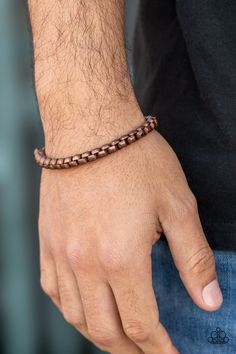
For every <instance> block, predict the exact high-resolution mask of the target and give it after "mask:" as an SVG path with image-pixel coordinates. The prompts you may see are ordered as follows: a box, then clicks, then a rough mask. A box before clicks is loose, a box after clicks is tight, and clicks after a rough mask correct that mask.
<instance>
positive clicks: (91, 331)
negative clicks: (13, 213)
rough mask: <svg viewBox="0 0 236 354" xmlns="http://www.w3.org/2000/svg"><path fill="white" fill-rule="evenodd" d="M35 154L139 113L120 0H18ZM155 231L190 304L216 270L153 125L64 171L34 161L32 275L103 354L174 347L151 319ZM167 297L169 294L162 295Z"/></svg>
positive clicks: (154, 313) (131, 120) (95, 134)
mask: <svg viewBox="0 0 236 354" xmlns="http://www.w3.org/2000/svg"><path fill="white" fill-rule="evenodd" d="M29 12H30V18H31V24H32V32H33V41H34V62H35V86H36V93H37V98H38V103H39V109H40V113H41V118H42V123H43V128H44V133H45V145H46V153H47V154H48V155H49V156H53V157H60V156H67V155H72V154H75V153H78V152H84V151H86V150H89V149H92V148H95V147H97V146H101V145H103V144H105V143H107V142H109V141H111V140H113V139H114V138H116V137H119V136H121V135H123V134H125V133H127V131H129V130H131V129H133V128H134V127H137V126H138V125H139V124H141V123H142V122H143V121H144V118H143V115H142V113H141V111H140V108H139V106H138V103H137V101H136V98H135V95H134V92H133V88H132V85H131V82H130V79H129V75H128V69H127V64H126V58H125V47H124V38H123V17H124V3H123V1H122V0H119V1H117V0H116V1H115V0H106V1H105V0H99V1H96V0H87V1H86V2H84V1H82V0H77V1H75V0H67V1H65V2H61V1H59V0H50V2H48V1H46V0H41V1H40V0H30V1H29ZM162 232H164V233H165V235H166V237H167V240H168V243H169V246H170V249H171V252H172V255H173V258H174V261H175V264H176V266H177V268H178V270H179V273H180V276H181V279H182V281H183V283H184V285H185V287H186V289H187V291H188V292H189V294H190V296H191V297H192V299H193V301H194V302H195V303H196V305H197V306H199V307H200V308H202V309H204V310H206V311H213V310H216V309H217V308H218V307H219V306H220V305H221V302H222V301H221V299H219V298H218V300H219V301H218V303H216V304H215V305H214V304H212V305H211V306H209V305H207V304H206V303H205V302H204V299H203V296H202V291H203V289H204V287H205V286H207V285H208V284H209V283H211V281H213V280H217V275H216V272H215V262H214V256H213V253H212V250H211V249H210V247H209V245H208V243H207V240H206V238H205V235H204V233H203V230H202V226H201V223H200V219H199V215H198V208H197V203H196V199H195V197H194V195H193V194H192V192H191V190H190V188H189V186H188V184H187V181H186V178H185V175H184V173H183V170H182V168H181V166H180V163H179V161H178V159H177V157H176V155H175V153H174V151H173V150H172V149H171V147H170V146H169V145H168V143H167V142H166V141H165V140H164V139H163V138H162V136H161V135H160V134H159V133H158V132H157V131H153V132H151V133H149V134H148V135H147V136H146V137H144V138H143V139H140V140H139V141H137V142H135V143H134V144H132V145H130V146H129V147H127V148H125V149H122V150H120V151H118V152H116V153H115V154H112V155H109V156H107V157H105V158H103V159H101V160H98V161H95V162H93V163H90V164H88V165H83V166H80V167H79V168H74V169H70V170H62V171H57V170H55V171H52V170H44V171H43V172H42V177H41V186H40V215H39V240H40V265H41V285H42V288H43V290H44V291H45V293H46V294H47V295H48V296H49V297H50V298H51V299H52V301H53V302H54V303H55V304H56V306H57V307H58V309H59V310H60V311H61V312H62V314H63V316H64V317H65V320H66V321H68V322H69V323H70V324H71V325H73V326H74V327H75V328H76V329H78V331H79V332H80V333H81V334H83V335H84V336H85V337H86V338H88V339H89V340H90V341H91V342H93V343H94V344H95V345H96V346H97V347H99V348H101V349H103V350H104V351H106V352H109V353H112V354H121V353H127V354H136V353H145V354H154V353H155V354H156V353H158V354H176V353H178V351H177V349H176V348H175V346H174V344H173V343H172V341H171V339H170V337H169V335H168V333H167V331H166V329H165V328H164V327H163V325H162V324H161V323H160V321H159V315H158V307H157V303H156V299H155V296H154V291H153V288H152V269H151V250H152V246H153V245H154V244H155V243H156V242H158V240H159V238H160V235H161V233H162ZM173 296H174V294H173Z"/></svg>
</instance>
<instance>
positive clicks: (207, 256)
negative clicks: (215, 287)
mask: <svg viewBox="0 0 236 354" xmlns="http://www.w3.org/2000/svg"><path fill="white" fill-rule="evenodd" d="M187 263H188V270H189V272H190V273H192V274H193V275H200V274H201V273H204V272H206V271H208V270H212V269H213V268H214V267H215V258H214V254H213V252H212V250H211V249H210V248H209V247H208V246H204V247H202V248H200V249H199V250H198V251H197V252H196V253H195V254H194V255H193V256H191V257H190V258H189V260H188V262H187Z"/></svg>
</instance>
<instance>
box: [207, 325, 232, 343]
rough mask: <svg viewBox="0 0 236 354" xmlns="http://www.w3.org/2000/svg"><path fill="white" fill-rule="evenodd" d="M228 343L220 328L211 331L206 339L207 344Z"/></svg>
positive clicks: (227, 338)
mask: <svg viewBox="0 0 236 354" xmlns="http://www.w3.org/2000/svg"><path fill="white" fill-rule="evenodd" d="M228 341H229V337H227V335H226V333H225V331H222V329H221V328H220V327H217V328H216V329H215V331H212V332H211V335H210V337H208V342H209V343H211V344H226V343H228Z"/></svg>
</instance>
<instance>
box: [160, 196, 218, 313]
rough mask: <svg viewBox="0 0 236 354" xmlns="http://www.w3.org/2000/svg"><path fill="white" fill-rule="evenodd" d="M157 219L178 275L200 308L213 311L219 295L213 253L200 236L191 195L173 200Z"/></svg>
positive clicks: (202, 234) (195, 209)
mask: <svg viewBox="0 0 236 354" xmlns="http://www.w3.org/2000/svg"><path fill="white" fill-rule="evenodd" d="M174 204H175V206H174V207H173V203H172V206H171V207H169V208H168V210H166V213H165V216H164V218H163V220H160V222H161V224H162V228H163V232H164V234H165V235H166V238H167V241H168V244H169V247H170V251H171V253H172V256H173V259H174V262H175V264H176V267H177V269H178V271H179V274H180V277H181V279H182V281H183V283H184V285H185V288H186V289H187V291H188V293H189V295H190V296H191V298H192V299H193V301H194V302H195V303H196V305H198V306H199V307H201V308H202V309H204V310H207V311H214V310H217V309H218V308H219V307H220V306H221V304H222V302H223V297H222V293H221V290H220V287H219V283H218V280H217V274H216V269H215V259H214V254H213V252H212V250H211V248H210V246H209V244H208V242H207V240H206V237H205V235H204V232H203V229H202V226H201V222H200V218H199V214H198V208H197V202H196V199H195V197H194V196H193V195H192V194H191V193H190V194H189V196H188V197H187V198H184V202H178V203H174Z"/></svg>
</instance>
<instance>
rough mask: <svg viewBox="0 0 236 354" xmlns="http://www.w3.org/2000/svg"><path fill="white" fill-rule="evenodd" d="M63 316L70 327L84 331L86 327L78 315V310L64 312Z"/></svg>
mask: <svg viewBox="0 0 236 354" xmlns="http://www.w3.org/2000/svg"><path fill="white" fill-rule="evenodd" d="M63 316H64V319H65V321H66V322H68V323H69V324H70V325H72V326H73V327H75V328H77V329H78V330H82V329H83V328H84V327H85V323H84V321H83V319H82V317H81V316H80V314H78V313H76V309H73V310H70V309H69V310H68V309H66V310H64V311H63Z"/></svg>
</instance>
